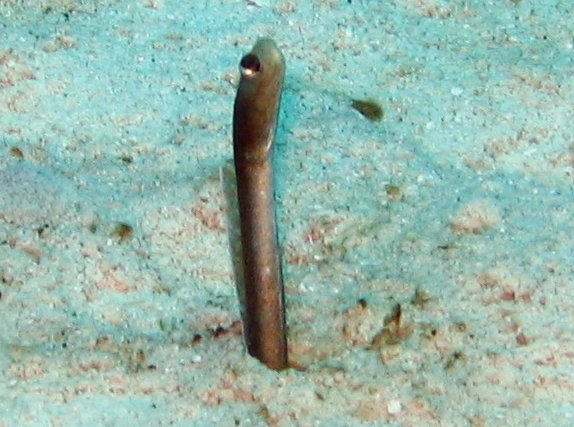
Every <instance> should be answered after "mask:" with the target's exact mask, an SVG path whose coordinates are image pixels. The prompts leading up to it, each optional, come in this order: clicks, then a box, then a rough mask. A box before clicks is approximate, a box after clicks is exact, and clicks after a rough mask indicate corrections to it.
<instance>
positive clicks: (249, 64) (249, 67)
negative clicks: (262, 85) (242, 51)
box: [239, 53, 261, 77]
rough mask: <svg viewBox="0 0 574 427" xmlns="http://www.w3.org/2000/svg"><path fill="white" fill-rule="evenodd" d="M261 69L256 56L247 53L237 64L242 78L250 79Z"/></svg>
mask: <svg viewBox="0 0 574 427" xmlns="http://www.w3.org/2000/svg"><path fill="white" fill-rule="evenodd" d="M260 69H261V62H260V61H259V58H258V57H257V56H256V55H253V54H252V53H248V54H247V55H245V56H244V57H243V58H242V59H241V62H240V63H239V70H240V71H241V75H242V76H243V77H251V76H253V75H255V74H257V73H258V72H259V70H260Z"/></svg>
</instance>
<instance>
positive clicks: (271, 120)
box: [233, 38, 287, 370]
mask: <svg viewBox="0 0 574 427" xmlns="http://www.w3.org/2000/svg"><path fill="white" fill-rule="evenodd" d="M239 68H240V71H241V80H240V82H239V88H238V89H237V96H236V98H235V106H234V112H233V151H234V158H235V174H236V178H237V195H238V202H239V219H240V224H241V247H242V267H243V278H242V279H243V286H244V292H245V307H244V309H245V313H244V331H245V332H244V334H245V341H246V344H247V350H248V352H249V354H251V355H252V356H253V357H255V358H257V359H259V360H260V361H261V362H263V363H264V364H265V365H267V366H268V367H269V368H271V369H275V370H281V369H285V368H286V367H287V338H286V333H285V307H284V296H283V294H284V292H283V279H282V275H281V264H280V260H279V249H278V242H277V226H276V219H275V198H274V186H273V166H272V158H273V139H274V137H275V130H276V128H277V116H278V112H279V104H280V101H281V91H282V88H283V78H284V76H285V60H284V58H283V55H282V54H281V52H280V51H279V49H278V48H277V45H276V44H275V42H273V40H271V39H268V38H262V39H259V40H258V41H257V43H256V44H255V46H254V47H253V49H252V50H251V52H250V53H248V54H247V55H245V56H244V57H243V58H242V59H241V62H240V64H239Z"/></svg>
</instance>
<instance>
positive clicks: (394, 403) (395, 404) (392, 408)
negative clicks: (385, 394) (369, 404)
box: [387, 400, 402, 415]
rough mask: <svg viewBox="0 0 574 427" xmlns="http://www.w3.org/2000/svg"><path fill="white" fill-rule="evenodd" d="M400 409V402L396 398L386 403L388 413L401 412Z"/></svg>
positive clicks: (395, 413)
mask: <svg viewBox="0 0 574 427" xmlns="http://www.w3.org/2000/svg"><path fill="white" fill-rule="evenodd" d="M401 409H402V406H401V402H399V401H398V400H391V401H390V402H389V403H388V404H387V412H388V413H389V415H397V414H398V413H399V412H401Z"/></svg>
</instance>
